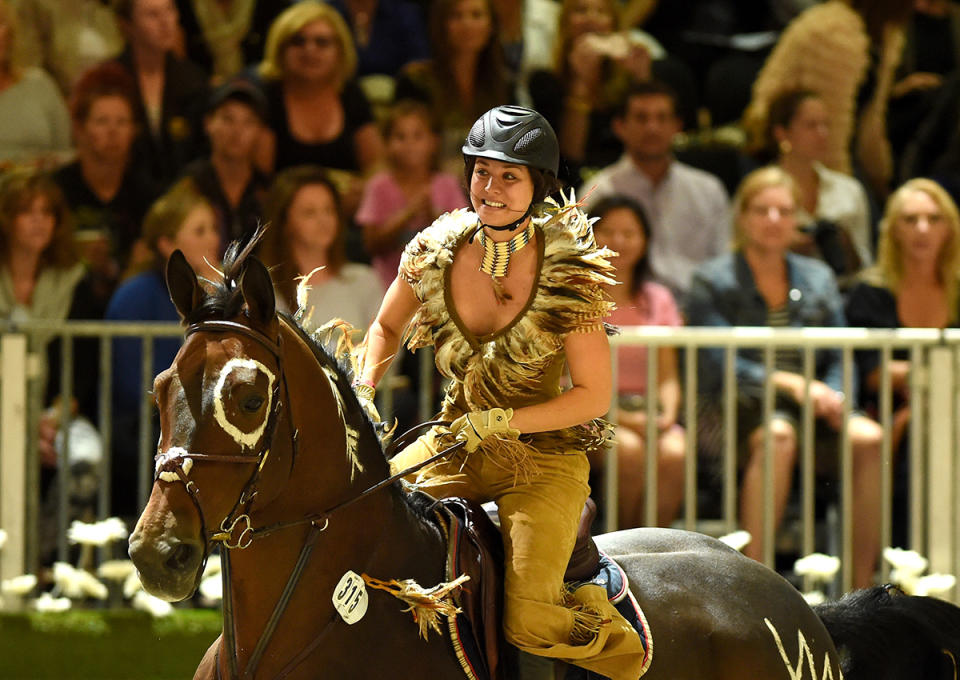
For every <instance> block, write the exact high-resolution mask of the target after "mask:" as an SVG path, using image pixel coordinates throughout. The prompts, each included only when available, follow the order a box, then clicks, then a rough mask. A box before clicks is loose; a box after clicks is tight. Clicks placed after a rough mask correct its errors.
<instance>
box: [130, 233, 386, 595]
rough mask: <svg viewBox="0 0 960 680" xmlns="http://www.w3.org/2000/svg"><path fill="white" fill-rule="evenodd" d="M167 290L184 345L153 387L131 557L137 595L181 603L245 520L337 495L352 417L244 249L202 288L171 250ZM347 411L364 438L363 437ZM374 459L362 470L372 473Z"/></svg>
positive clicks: (331, 370) (351, 446)
mask: <svg viewBox="0 0 960 680" xmlns="http://www.w3.org/2000/svg"><path fill="white" fill-rule="evenodd" d="M167 285H168V287H169V289H170V296H171V298H172V299H173V301H174V304H175V305H176V307H177V310H178V311H179V313H180V315H181V317H182V318H183V320H184V322H185V324H186V325H187V332H186V340H185V342H184V344H183V347H182V348H181V349H180V352H179V353H178V354H177V356H176V358H175V359H174V362H173V365H172V366H170V368H168V369H167V370H166V371H163V372H162V373H161V374H160V375H158V376H157V377H156V380H155V382H154V397H155V399H156V403H157V407H158V409H159V412H160V426H161V434H160V440H159V443H158V451H157V457H156V472H155V478H154V485H153V490H152V492H151V495H150V500H149V502H148V503H147V506H146V508H145V509H144V511H143V514H142V515H141V517H140V520H139V522H138V523H137V527H136V529H135V530H134V532H133V534H132V535H131V537H130V557H131V559H132V560H133V562H134V564H135V565H136V567H137V570H138V572H139V574H140V580H141V582H142V583H143V586H144V588H145V589H146V590H147V591H148V592H150V593H151V594H153V595H156V596H158V597H161V598H164V599H167V600H180V599H183V598H186V597H189V596H190V595H191V594H192V593H193V592H194V590H195V589H196V587H197V585H198V582H199V578H200V575H201V571H202V569H203V565H204V563H205V561H206V557H207V555H208V554H209V550H210V548H211V545H212V544H213V543H216V542H219V543H221V544H222V545H223V546H224V548H225V549H228V550H230V549H234V548H245V547H247V546H248V545H249V544H250V543H251V542H252V541H253V539H254V538H257V537H258V534H257V529H258V528H259V529H261V530H262V529H263V527H265V526H277V525H279V524H284V523H289V522H290V520H292V519H293V518H300V517H303V516H305V515H307V514H309V513H310V512H315V511H316V510H318V509H322V508H323V507H325V506H326V504H328V503H332V501H334V500H340V499H342V497H343V496H344V494H345V493H349V491H348V490H347V489H348V488H349V483H350V481H351V480H353V478H354V477H355V475H356V473H357V471H358V470H359V471H360V472H361V473H362V472H363V471H364V465H363V464H362V463H361V462H360V460H359V458H358V455H359V454H358V452H357V450H356V449H357V444H358V441H357V440H358V439H359V438H360V433H358V429H359V428H357V427H355V426H351V425H350V422H351V421H352V420H356V419H357V416H356V415H345V414H349V413H352V414H356V413H358V412H359V408H358V407H357V405H356V399H355V397H354V396H353V395H352V392H351V390H350V386H349V381H348V380H347V377H346V376H345V375H344V374H343V372H341V371H339V370H338V369H337V368H336V365H335V363H334V362H332V361H331V360H330V359H329V357H327V356H326V355H325V354H323V353H321V352H318V351H316V350H315V348H313V347H311V346H310V343H309V341H308V339H307V338H306V337H305V336H304V335H303V333H302V331H299V329H298V328H296V327H295V326H294V325H293V324H292V322H289V321H286V320H281V319H280V318H279V317H278V316H277V314H276V310H275V298H274V291H273V284H272V282H271V279H270V275H269V272H268V271H267V269H266V267H264V265H263V264H262V263H261V262H260V261H259V260H257V259H256V258H253V257H249V248H247V249H245V250H244V251H241V252H240V254H237V253H235V252H234V253H228V256H227V257H225V258H224V280H223V282H222V283H219V282H217V283H216V284H211V283H210V282H206V284H205V285H204V286H201V284H200V282H199V281H198V279H197V276H196V274H195V273H194V272H193V270H192V269H191V268H190V265H189V264H187V262H186V259H185V258H184V257H183V256H182V255H181V254H180V253H179V252H177V253H174V255H173V256H172V257H171V259H170V261H169V263H168V265H167ZM345 393H348V394H347V396H348V399H349V406H347V405H346V404H345V401H344V394H345ZM291 394H297V395H298V397H299V400H302V401H303V402H305V403H303V404H301V405H300V406H297V405H294V404H292V403H291V400H290V396H291ZM297 413H299V414H302V415H301V416H300V417H298V416H297ZM360 418H361V421H360V422H361V423H362V425H363V426H364V429H365V430H366V431H365V432H363V435H364V437H374V435H373V431H372V430H371V429H370V427H369V425H368V424H367V423H366V422H365V421H362V416H360ZM303 440H307V442H308V444H309V445H310V446H315V447H320V448H321V450H322V451H324V455H323V459H322V460H321V461H317V460H314V461H313V465H314V468H316V467H317V466H316V463H318V462H319V463H320V464H321V465H322V474H320V470H316V469H306V470H305V469H302V465H300V463H301V459H302V458H303V457H302V456H298V455H297V448H298V441H303ZM314 458H316V457H314ZM379 458H380V463H379V465H374V466H372V467H378V468H383V469H378V470H376V471H374V472H379V473H381V474H382V473H383V470H384V469H385V462H383V458H382V456H380V457H379ZM367 467H371V466H367ZM363 476H366V475H363ZM318 505H319V506H320V507H319V508H318Z"/></svg>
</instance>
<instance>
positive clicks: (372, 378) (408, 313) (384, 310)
mask: <svg viewBox="0 0 960 680" xmlns="http://www.w3.org/2000/svg"><path fill="white" fill-rule="evenodd" d="M419 306H420V301H419V300H417V296H416V294H414V292H413V288H411V287H410V284H409V283H407V282H406V281H404V280H403V279H401V278H399V277H398V278H396V279H394V280H393V283H391V284H390V287H389V288H388V289H387V293H386V295H384V296H383V303H382V304H381V305H380V311H379V312H377V318H376V319H374V320H373V323H372V324H370V330H369V331H367V337H366V338H365V339H364V344H365V350H364V355H363V361H362V366H361V369H360V379H361V380H362V381H363V382H368V383H370V384H372V385H376V384H377V383H379V382H380V378H382V377H383V374H384V373H386V372H387V368H388V367H389V366H390V362H391V361H393V357H394V356H395V355H396V353H397V350H398V349H399V348H400V340H401V339H402V338H403V331H404V329H405V328H406V327H407V324H408V323H409V322H410V319H411V318H413V314H414V312H416V311H417V307H419Z"/></svg>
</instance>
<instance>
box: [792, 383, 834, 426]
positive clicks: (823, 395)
mask: <svg viewBox="0 0 960 680" xmlns="http://www.w3.org/2000/svg"><path fill="white" fill-rule="evenodd" d="M810 400H811V401H812V402H813V412H814V413H815V414H816V415H817V417H818V418H823V419H824V420H826V421H827V422H828V423H830V426H831V427H833V428H834V429H839V428H840V426H841V425H842V424H843V400H844V397H843V395H842V394H841V393H840V392H836V391H834V390H833V388H831V387H830V386H829V385H827V384H826V383H824V382H821V381H819V380H814V381H813V382H812V383H810ZM799 402H800V403H801V404H802V403H803V393H801V394H800V399H799Z"/></svg>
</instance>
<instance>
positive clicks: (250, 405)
mask: <svg viewBox="0 0 960 680" xmlns="http://www.w3.org/2000/svg"><path fill="white" fill-rule="evenodd" d="M261 406H263V397H247V398H246V399H245V400H244V401H243V404H241V407H242V408H243V410H244V411H246V412H247V413H256V412H257V411H259V410H260V407H261Z"/></svg>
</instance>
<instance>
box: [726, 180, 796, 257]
mask: <svg viewBox="0 0 960 680" xmlns="http://www.w3.org/2000/svg"><path fill="white" fill-rule="evenodd" d="M740 228H741V230H742V233H743V236H744V240H745V242H746V246H747V248H748V249H753V250H755V251H760V252H764V253H781V254H782V253H785V252H786V251H787V249H788V248H789V247H790V245H791V244H792V243H793V239H794V237H795V236H796V229H797V220H796V203H795V202H794V200H793V194H792V193H791V192H790V190H789V189H788V188H787V187H785V186H769V187H766V188H765V189H761V190H760V191H758V192H757V193H755V194H754V195H753V196H752V197H751V198H750V199H749V200H748V201H747V204H746V205H745V206H744V207H743V213H742V214H741V215H740Z"/></svg>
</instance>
